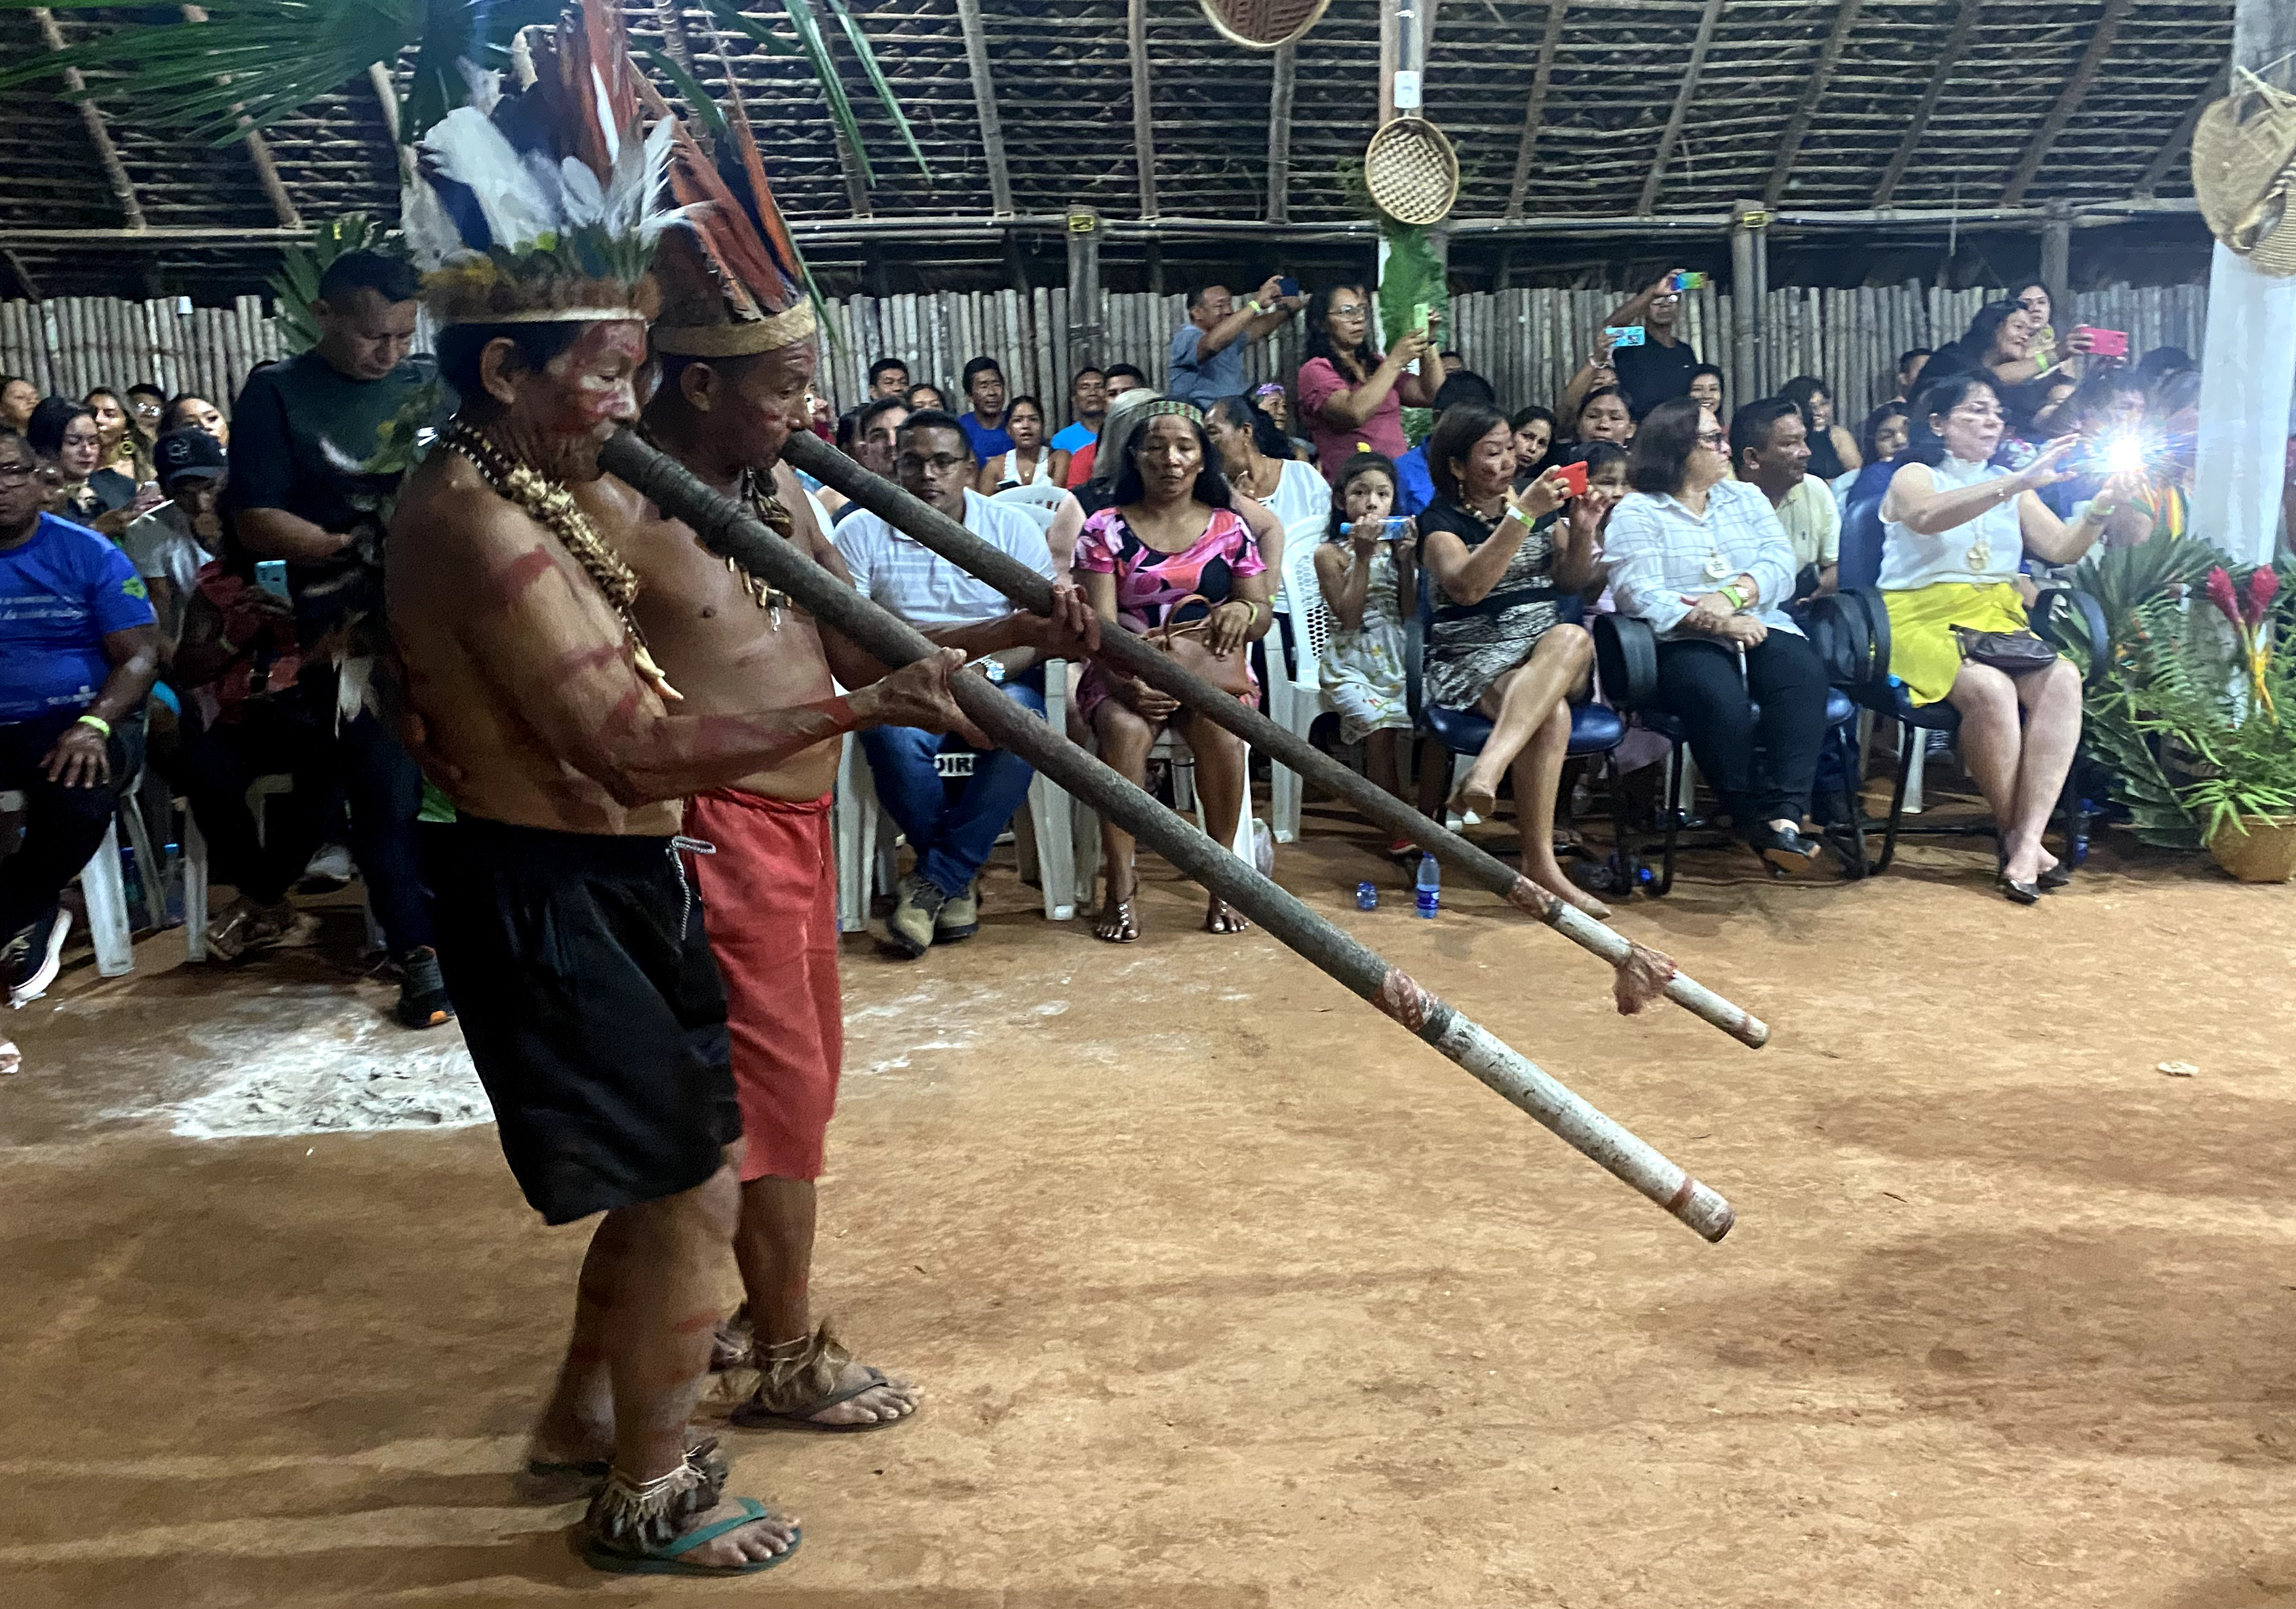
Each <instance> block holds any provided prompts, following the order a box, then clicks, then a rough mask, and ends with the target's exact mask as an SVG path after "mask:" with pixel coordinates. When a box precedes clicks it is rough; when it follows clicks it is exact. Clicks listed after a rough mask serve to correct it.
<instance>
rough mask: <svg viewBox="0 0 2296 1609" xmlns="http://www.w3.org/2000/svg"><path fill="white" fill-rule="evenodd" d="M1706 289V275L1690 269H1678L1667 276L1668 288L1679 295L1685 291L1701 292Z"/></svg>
mask: <svg viewBox="0 0 2296 1609" xmlns="http://www.w3.org/2000/svg"><path fill="white" fill-rule="evenodd" d="M1705 287H1706V275H1703V274H1700V273H1697V272H1695V271H1693V270H1692V269H1689V268H1677V269H1676V270H1675V271H1674V272H1673V273H1671V274H1669V275H1667V276H1666V288H1667V289H1668V290H1669V291H1674V292H1676V293H1677V295H1678V294H1680V293H1681V292H1682V291H1701V290H1703V289H1705Z"/></svg>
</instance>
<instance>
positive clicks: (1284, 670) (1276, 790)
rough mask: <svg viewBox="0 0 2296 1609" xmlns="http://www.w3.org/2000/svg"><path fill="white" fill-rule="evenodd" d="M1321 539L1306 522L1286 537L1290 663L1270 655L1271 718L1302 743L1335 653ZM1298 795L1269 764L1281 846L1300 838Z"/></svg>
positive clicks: (1272, 811) (1320, 531) (1283, 772)
mask: <svg viewBox="0 0 2296 1609" xmlns="http://www.w3.org/2000/svg"><path fill="white" fill-rule="evenodd" d="M1323 539H1324V526H1323V525H1322V523H1321V522H1317V521H1304V520H1303V521H1300V523H1298V524H1296V525H1293V526H1292V527H1291V528H1290V529H1288V530H1286V531H1285V532H1284V533H1283V591H1284V592H1285V594H1286V595H1288V596H1289V597H1290V599H1291V603H1292V609H1291V614H1292V656H1291V663H1290V664H1288V665H1287V664H1285V663H1283V659H1284V655H1283V653H1282V652H1281V649H1280V645H1279V647H1277V648H1276V649H1274V650H1271V651H1270V653H1268V655H1267V682H1268V685H1267V716H1268V718H1269V719H1270V720H1272V721H1274V722H1275V724H1276V725H1277V726H1279V727H1283V729H1284V730H1285V731H1286V732H1289V733H1291V734H1292V735H1293V736H1294V737H1298V738H1301V739H1303V740H1304V739H1305V738H1306V737H1307V735H1308V729H1309V728H1310V727H1314V726H1315V724H1316V717H1317V716H1318V715H1321V714H1322V713H1323V712H1324V709H1325V708H1326V707H1327V706H1326V704H1325V702H1324V686H1323V664H1324V659H1325V657H1326V656H1327V655H1328V654H1329V653H1330V652H1331V644H1332V611H1331V606H1330V605H1329V604H1328V603H1325V602H1324V588H1323V586H1322V584H1321V583H1320V582H1319V581H1318V580H1317V579H1316V548H1317V547H1319V546H1322V543H1323ZM1300 792H1301V783H1300V774H1299V773H1298V772H1297V771H1294V770H1292V769H1291V768H1289V767H1287V766H1283V765H1276V764H1272V763H1271V764H1270V766H1269V768H1268V793H1269V799H1268V814H1269V815H1270V816H1271V817H1274V818H1275V820H1274V824H1273V825H1274V826H1275V841H1276V842H1278V843H1291V842H1293V841H1296V840H1297V839H1298V838H1299V836H1300Z"/></svg>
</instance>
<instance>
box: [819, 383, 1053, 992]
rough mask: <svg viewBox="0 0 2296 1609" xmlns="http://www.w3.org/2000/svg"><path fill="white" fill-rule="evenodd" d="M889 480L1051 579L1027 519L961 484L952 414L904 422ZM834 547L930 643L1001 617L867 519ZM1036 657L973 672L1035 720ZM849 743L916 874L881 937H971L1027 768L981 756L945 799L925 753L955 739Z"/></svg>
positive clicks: (861, 582) (959, 637)
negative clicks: (912, 857)
mask: <svg viewBox="0 0 2296 1609" xmlns="http://www.w3.org/2000/svg"><path fill="white" fill-rule="evenodd" d="M893 472H894V475H895V478H896V479H898V480H899V481H900V483H901V485H902V486H903V487H904V488H906V489H907V490H908V491H909V492H910V493H912V494H913V495H914V496H915V497H921V498H922V499H923V500H924V501H925V502H927V503H930V504H931V505H933V506H934V507H935V508H938V509H939V510H940V511H941V513H945V514H947V516H948V517H949V518H950V519H952V520H956V521H961V522H962V523H963V524H964V528H965V529H967V530H969V531H971V532H972V534H973V535H974V536H976V537H979V538H980V539H981V540H983V541H984V542H988V543H990V544H993V545H994V546H997V547H1001V548H1003V549H1004V550H1005V552H1006V553H1008V554H1012V555H1013V557H1014V558H1016V559H1018V560H1020V561H1021V562H1022V563H1023V564H1026V565H1028V566H1029V568H1030V569H1032V570H1034V571H1037V573H1038V574H1039V575H1042V576H1045V577H1046V578H1048V579H1049V578H1052V577H1053V575H1054V571H1053V555H1052V551H1051V549H1050V548H1049V547H1048V546H1046V542H1045V537H1044V533H1043V532H1042V531H1040V530H1039V529H1037V522H1036V521H1035V520H1033V519H1031V518H1030V517H1029V515H1028V513H1026V512H1024V511H1022V510H1021V509H1017V508H1012V507H1009V506H1007V505H1004V504H1000V503H995V502H992V501H990V500H989V499H988V498H987V497H982V496H981V495H980V493H979V492H977V491H975V490H974V489H973V488H972V482H973V480H974V478H975V477H976V476H977V475H978V474H979V472H980V465H979V464H977V463H976V462H975V461H974V459H973V455H972V444H971V442H970V441H969V440H968V439H966V436H965V431H964V426H963V425H961V424H960V423H957V421H956V419H955V417H954V416H953V415H948V414H946V413H943V412H940V411H939V410H938V409H934V408H924V409H921V410H920V411H918V412H916V413H914V414H911V415H909V417H908V422H907V423H906V424H904V425H903V426H902V427H901V431H900V436H899V440H898V447H897V448H896V451H895V454H894V457H893ZM837 548H838V551H839V552H840V553H841V554H844V556H845V565H846V568H847V569H848V570H849V571H852V574H853V584H854V585H855V586H856V587H859V588H860V589H861V590H862V591H863V592H865V593H866V594H867V595H869V596H870V597H871V598H873V599H874V600H875V601H876V602H877V603H880V604H881V605H883V606H884V607H885V608H886V609H889V610H890V611H891V612H893V613H895V614H897V615H899V616H900V617H901V618H902V619H903V620H906V621H908V622H909V623H910V624H911V625H913V626H914V627H916V628H918V629H919V630H920V631H922V632H923V633H924V634H925V635H926V636H930V637H931V638H933V639H934V640H935V641H936V642H944V643H952V644H955V645H959V646H964V647H967V648H968V649H970V648H972V647H976V646H986V645H988V643H987V641H986V640H985V639H984V638H983V637H982V636H980V628H982V627H984V626H988V625H989V624H990V623H992V622H1004V621H1005V620H1008V619H1009V617H1010V615H1011V613H1012V608H1013V606H1012V604H1011V603H1008V602H1007V601H1006V600H1005V595H1003V594H1002V593H1000V592H998V591H997V590H996V588H995V587H991V586H989V585H988V582H986V581H980V580H976V579H973V578H972V576H971V575H969V574H968V573H966V572H965V571H963V570H960V569H958V568H957V567H956V566H955V565H954V564H952V563H950V562H948V561H947V559H944V558H942V557H941V556H940V555H939V554H936V553H934V552H933V551H932V550H931V549H930V548H928V547H926V546H923V545H922V544H921V543H919V542H917V541H915V540H914V538H910V537H907V536H905V535H903V534H902V533H901V532H900V531H898V530H896V529H893V527H891V526H890V525H889V524H887V523H886V522H885V521H883V520H881V519H880V518H879V517H878V516H877V515H875V514H873V513H858V514H855V515H854V516H853V517H852V518H851V519H849V520H847V521H844V522H843V523H842V524H840V525H839V526H838V528H837ZM952 628H955V629H952ZM963 628H972V630H971V631H966V630H964V629H963ZM1008 640H1009V639H1008ZM1037 658H1038V655H1037V651H1036V650H1035V649H1033V648H1029V647H1011V648H1000V649H999V650H998V651H997V652H996V653H993V654H991V655H990V657H989V658H988V660H986V661H983V669H984V671H985V673H986V674H987V675H988V677H989V679H990V680H991V681H996V682H999V683H1001V684H1003V685H1004V688H1005V695H1006V696H1007V697H1009V698H1011V699H1012V700H1013V702H1015V703H1018V704H1021V705H1022V706H1024V707H1026V708H1027V709H1029V710H1034V711H1035V712H1036V713H1037V714H1038V715H1042V714H1043V713H1044V712H1045V691H1044V678H1043V675H1042V672H1041V671H1040V670H1037ZM1031 671H1035V672H1036V674H1034V675H1033V676H1031V675H1029V674H1028V673H1029V672H1031ZM860 741H861V747H862V749H863V751H865V752H866V754H867V755H868V757H869V768H870V769H871V770H872V771H873V772H874V773H875V774H876V781H877V797H878V798H879V799H880V800H881V801H883V803H884V806H885V809H887V810H888V811H889V812H890V814H891V816H892V817H893V819H894V820H895V821H896V822H898V823H899V824H900V828H901V831H902V832H903V833H906V835H907V837H908V841H909V847H910V848H911V849H913V850H915V851H916V857H917V863H916V869H915V870H914V871H913V872H911V873H910V874H909V875H908V876H906V877H905V878H903V879H902V880H901V885H900V891H899V895H898V901H897V903H896V904H895V905H894V907H893V913H892V915H890V917H888V918H887V919H886V924H885V926H886V934H887V937H888V938H889V939H890V941H891V942H892V944H893V946H894V947H895V948H898V949H899V950H901V951H902V952H903V953H904V954H906V955H907V956H910V957H911V958H912V959H914V957H916V956H922V955H923V954H924V953H925V951H926V950H928V949H930V948H932V945H933V943H934V941H935V940H958V939H969V938H971V937H972V935H973V934H974V933H975V932H979V931H980V891H979V889H978V887H977V886H976V884H977V880H978V879H979V877H980V867H981V863H982V862H984V861H986V860H987V859H988V851H989V850H990V848H991V847H992V846H993V845H995V843H996V838H997V834H998V833H1002V832H1004V830H1005V823H1006V822H1007V821H1009V820H1010V819H1011V818H1012V816H1013V812H1014V811H1015V810H1017V809H1020V808H1021V803H1022V801H1023V800H1026V799H1027V797H1028V793H1029V780H1030V779H1031V778H1032V777H1033V776H1035V775H1036V772H1035V771H1034V769H1033V768H1031V767H1030V766H1029V763H1028V762H1027V761H1026V760H1024V759H1021V758H1020V757H1019V756H1018V755H1016V754H1008V753H1006V752H1005V751H1002V750H995V749H992V750H985V751H982V752H981V753H980V756H979V758H977V759H975V760H974V761H973V763H972V776H970V777H969V778H967V779H966V781H965V783H964V787H963V789H962V790H961V791H960V792H958V794H957V796H956V798H955V800H954V802H952V801H951V800H950V799H949V797H948V793H947V790H946V789H945V788H944V787H943V786H942V784H941V779H940V773H939V771H938V770H937V769H936V768H934V765H933V757H934V756H935V755H937V754H939V752H940V751H941V750H942V748H943V747H944V746H947V745H950V744H952V743H954V744H955V746H957V747H962V746H963V743H962V741H961V740H955V739H950V738H945V737H943V736H942V735H939V733H934V732H926V731H923V730H921V729H919V728H917V727H875V728H873V729H872V730H870V731H866V732H864V733H862V734H861V735H860Z"/></svg>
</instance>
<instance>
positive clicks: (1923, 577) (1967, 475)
mask: <svg viewBox="0 0 2296 1609" xmlns="http://www.w3.org/2000/svg"><path fill="white" fill-rule="evenodd" d="M2008 475H2009V472H2008V471H2007V470H2005V469H1995V468H1993V467H1992V466H1991V465H1990V464H1972V463H1970V462H1969V461H1968V460H1967V459H1964V458H1956V457H1953V456H1950V455H1948V456H1947V457H1946V459H1945V460H1944V462H1942V463H1940V464H1935V465H1933V466H1932V467H1931V470H1930V480H1931V483H1932V484H1933V485H1935V486H1936V488H1938V490H1939V491H1960V490H1962V489H1964V488H1967V487H1972V486H1980V485H1982V484H1984V483H1985V482H1986V481H1988V480H2006V479H2007V478H2008ZM2023 501H2024V498H2023V497H2022V496H2021V495H2020V496H2018V497H2012V498H2010V499H2009V500H2008V501H2007V502H2005V503H1999V504H1996V505H1994V506H1993V507H1991V508H1989V509H1987V510H1986V511H1985V512H1984V513H1981V514H1980V515H1978V516H1977V518H1975V519H1974V520H1972V521H1969V522H1968V523H1967V524H1965V525H1956V526H1955V527H1954V528H1953V529H1951V530H1948V531H1940V532H1939V533H1938V534H1937V535H1936V536H1933V537H1931V536H1924V535H1923V534H1922V533H1921V532H1920V531H1917V530H1915V529H1914V528H1913V527H1911V526H1910V525H1907V523H1906V522H1905V521H1902V520H1892V521H1889V523H1888V524H1886V525H1885V526H1883V527H1882V574H1881V578H1880V580H1879V582H1878V583H1877V584H1878V585H1879V586H1880V587H1881V588H1882V591H1884V592H1918V591H1920V590H1921V589H1922V588H1923V587H1935V586H1936V585H1938V583H1939V582H1940V581H1959V582H1962V583H1964V584H1966V585H1968V586H1972V587H1991V586H1995V585H1997V584H1998V583H2000V582H2003V581H2013V580H2015V579H2017V565H2018V562H2019V561H2020V560H2021V559H2023V558H2024V556H2025V533H2024V528H2023V526H2022V525H2021V523H2020V521H2019V520H2018V515H2017V505H2019V504H2020V503H2021V502H2023Z"/></svg>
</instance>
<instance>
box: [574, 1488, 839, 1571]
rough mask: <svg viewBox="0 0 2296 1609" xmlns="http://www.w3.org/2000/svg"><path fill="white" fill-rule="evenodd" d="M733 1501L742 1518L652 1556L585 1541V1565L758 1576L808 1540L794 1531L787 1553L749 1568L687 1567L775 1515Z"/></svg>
mask: <svg viewBox="0 0 2296 1609" xmlns="http://www.w3.org/2000/svg"><path fill="white" fill-rule="evenodd" d="M734 1502H735V1503H736V1504H737V1505H739V1506H740V1507H741V1509H742V1512H741V1513H740V1514H738V1515H734V1517H732V1518H731V1519H726V1520H719V1521H718V1522H717V1523H715V1524H711V1525H704V1526H701V1527H700V1528H699V1529H697V1530H693V1531H687V1532H686V1533H685V1535H684V1536H682V1537H680V1538H678V1539H676V1541H674V1542H670V1543H668V1544H667V1545H665V1546H663V1547H659V1548H656V1549H655V1550H654V1551H653V1552H652V1553H641V1554H628V1553H616V1552H614V1551H613V1550H612V1549H611V1548H608V1547H603V1546H602V1545H600V1544H599V1543H598V1542H597V1541H596V1540H595V1539H586V1540H585V1541H584V1542H583V1544H582V1562H583V1563H584V1564H587V1565H589V1566H590V1568H591V1569H593V1570H606V1571H611V1572H613V1573H615V1574H617V1575H755V1574H757V1573H758V1572H759V1571H762V1570H771V1569H772V1568H773V1567H774V1566H775V1565H776V1564H781V1563H782V1562H783V1561H784V1560H785V1559H787V1558H789V1557H790V1556H791V1554H794V1553H795V1552H796V1551H797V1549H798V1544H799V1542H802V1541H803V1540H804V1539H805V1532H804V1531H803V1530H802V1529H799V1530H797V1531H792V1532H791V1534H790V1545H789V1547H787V1548H786V1549H784V1550H783V1551H782V1552H780V1553H777V1554H775V1555H774V1556H772V1557H771V1558H766V1559H754V1560H752V1561H750V1563H749V1564H688V1563H687V1562H686V1560H685V1555H687V1554H689V1553H691V1552H693V1550H694V1549H695V1548H697V1547H701V1545H702V1544H703V1543H704V1542H713V1541H716V1540H717V1539H718V1538H719V1537H722V1536H724V1535H725V1534H726V1532H727V1531H739V1530H741V1529H742V1526H744V1525H751V1524H755V1523H757V1522H758V1521H759V1520H762V1519H765V1518H767V1517H768V1516H769V1515H771V1513H772V1510H770V1509H768V1508H767V1506H765V1505H764V1504H763V1503H760V1502H758V1499H757V1498H734Z"/></svg>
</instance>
